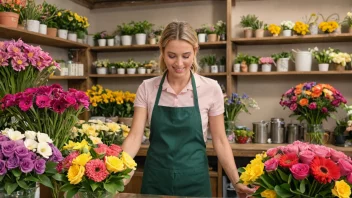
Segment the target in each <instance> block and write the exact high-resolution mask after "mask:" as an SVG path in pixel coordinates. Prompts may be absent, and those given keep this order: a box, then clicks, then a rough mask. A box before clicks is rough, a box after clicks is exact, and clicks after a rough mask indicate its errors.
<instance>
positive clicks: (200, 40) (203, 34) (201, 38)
mask: <svg viewBox="0 0 352 198" xmlns="http://www.w3.org/2000/svg"><path fill="white" fill-rule="evenodd" d="M206 36H207V34H205V33H201V34H198V42H199V43H205V38H206Z"/></svg>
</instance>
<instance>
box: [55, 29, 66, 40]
mask: <svg viewBox="0 0 352 198" xmlns="http://www.w3.org/2000/svg"><path fill="white" fill-rule="evenodd" d="M67 34H68V30H63V29H59V30H58V31H57V36H58V37H59V38H62V39H67Z"/></svg>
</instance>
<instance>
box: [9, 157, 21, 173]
mask: <svg viewBox="0 0 352 198" xmlns="http://www.w3.org/2000/svg"><path fill="white" fill-rule="evenodd" d="M19 164H20V160H19V159H18V157H17V156H15V155H13V156H12V157H10V158H9V159H8V160H7V162H6V167H7V169H9V170H11V169H14V168H17V167H18V166H19Z"/></svg>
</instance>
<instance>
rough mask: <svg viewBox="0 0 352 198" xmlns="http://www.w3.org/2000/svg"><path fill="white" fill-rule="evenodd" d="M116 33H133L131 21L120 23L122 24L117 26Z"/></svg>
mask: <svg viewBox="0 0 352 198" xmlns="http://www.w3.org/2000/svg"><path fill="white" fill-rule="evenodd" d="M116 34H119V35H122V36H123V35H134V34H135V30H134V24H133V22H130V23H122V25H118V26H117V31H116Z"/></svg>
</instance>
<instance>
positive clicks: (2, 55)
mask: <svg viewBox="0 0 352 198" xmlns="http://www.w3.org/2000/svg"><path fill="white" fill-rule="evenodd" d="M58 67H59V66H58V65H57V64H56V63H55V61H54V60H53V59H52V58H51V57H50V55H49V54H48V53H47V52H44V51H43V50H42V49H41V48H40V47H39V46H36V47H34V46H32V45H28V44H26V43H24V42H23V41H22V40H20V39H19V40H17V41H15V40H11V41H0V78H1V79H2V80H1V81H0V98H2V97H3V96H4V95H5V94H8V93H12V94H14V93H17V92H20V91H23V90H25V89H26V88H28V87H34V86H39V85H43V84H45V83H46V81H47V78H48V77H49V75H50V73H51V72H52V71H54V70H55V69H56V68H58Z"/></svg>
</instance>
